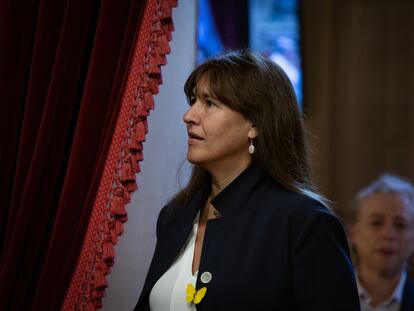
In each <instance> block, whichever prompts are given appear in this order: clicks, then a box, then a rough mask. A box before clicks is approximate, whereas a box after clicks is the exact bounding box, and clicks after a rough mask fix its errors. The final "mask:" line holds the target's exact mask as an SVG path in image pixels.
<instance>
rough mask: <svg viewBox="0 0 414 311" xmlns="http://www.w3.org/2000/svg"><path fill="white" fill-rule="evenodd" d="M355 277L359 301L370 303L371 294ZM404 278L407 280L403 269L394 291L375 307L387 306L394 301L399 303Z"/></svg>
mask: <svg viewBox="0 0 414 311" xmlns="http://www.w3.org/2000/svg"><path fill="white" fill-rule="evenodd" d="M356 279H357V286H358V293H359V298H360V299H361V302H364V303H365V304H368V305H371V301H372V299H371V296H370V295H369V293H368V291H367V290H366V289H365V288H364V286H363V285H362V284H361V282H360V281H359V278H358V277H357V278H356ZM406 280H407V272H406V271H403V272H402V273H401V277H400V280H399V282H398V284H397V286H396V288H395V289H394V292H393V293H392V295H391V296H390V297H389V298H388V299H387V300H385V301H384V302H382V303H381V304H380V305H378V306H377V308H379V307H389V306H390V305H392V304H394V303H398V304H401V302H402V297H403V291H404V284H405V281H406Z"/></svg>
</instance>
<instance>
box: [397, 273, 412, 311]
mask: <svg viewBox="0 0 414 311" xmlns="http://www.w3.org/2000/svg"><path fill="white" fill-rule="evenodd" d="M412 310H414V280H412V279H409V278H407V280H406V281H405V283H404V290H403V296H402V301H401V307H400V311H412Z"/></svg>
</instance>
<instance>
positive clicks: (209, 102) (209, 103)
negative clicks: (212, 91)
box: [206, 99, 214, 107]
mask: <svg viewBox="0 0 414 311" xmlns="http://www.w3.org/2000/svg"><path fill="white" fill-rule="evenodd" d="M206 105H207V106H208V107H211V106H214V103H213V102H212V101H211V100H208V99H206Z"/></svg>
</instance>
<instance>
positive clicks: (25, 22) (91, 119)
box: [0, 0, 147, 310]
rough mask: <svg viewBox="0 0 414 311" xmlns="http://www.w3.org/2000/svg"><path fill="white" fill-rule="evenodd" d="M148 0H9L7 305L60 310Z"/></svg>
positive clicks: (2, 212)
mask: <svg viewBox="0 0 414 311" xmlns="http://www.w3.org/2000/svg"><path fill="white" fill-rule="evenodd" d="M146 2H147V1H134V0H118V1H100V0H66V1H65V0H60V1H56V0H27V1H15V0H2V1H0V96H1V104H0V111H1V113H0V118H1V119H0V127H1V131H0V135H1V136H0V144H1V151H0V172H1V174H0V191H1V195H0V207H1V209H0V243H1V244H0V251H1V258H0V260H1V261H0V306H1V307H0V309H2V310H58V309H59V308H60V306H61V305H62V303H63V299H64V297H65V293H66V291H67V288H68V286H69V284H70V281H71V279H72V275H73V272H74V270H75V267H76V264H77V261H78V257H79V253H80V251H81V248H82V244H83V240H84V237H85V233H86V229H87V226H88V223H89V220H90V215H91V211H92V207H93V204H94V201H95V197H96V194H97V190H98V188H99V184H100V180H101V176H102V173H103V170H104V166H105V162H106V158H107V154H108V150H109V148H110V144H111V142H112V140H111V139H112V135H113V133H114V129H115V125H116V124H117V119H118V113H119V109H120V102H121V101H122V94H123V90H124V87H125V83H126V79H127V74H128V69H129V66H130V63H131V59H132V55H133V51H134V44H135V40H136V34H137V31H138V30H139V26H140V22H141V18H142V12H143V10H144V7H145V4H146Z"/></svg>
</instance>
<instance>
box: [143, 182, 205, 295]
mask: <svg viewBox="0 0 414 311" xmlns="http://www.w3.org/2000/svg"><path fill="white" fill-rule="evenodd" d="M207 188H208V187H203V188H202V189H201V190H200V191H199V192H198V193H197V194H196V195H195V196H194V198H193V199H192V200H191V202H190V203H189V204H188V205H187V207H184V210H183V212H182V214H181V215H180V216H179V217H177V219H176V221H175V222H173V223H172V224H171V225H170V227H169V228H168V229H167V230H166V232H165V234H164V235H163V236H162V237H161V238H160V240H159V241H158V242H157V246H156V249H155V253H154V256H153V262H152V263H151V266H150V269H149V271H148V277H147V280H146V282H145V285H144V288H143V291H142V294H141V295H142V296H144V295H146V294H148V293H149V291H150V290H151V289H152V287H153V286H154V284H155V283H156V282H157V281H158V279H159V278H160V277H161V276H162V275H163V274H164V273H165V272H166V271H167V270H168V268H169V267H170V266H171V265H172V263H173V262H174V260H175V258H177V256H178V254H179V253H180V251H181V249H182V247H183V246H184V244H185V242H186V240H187V238H188V236H189V234H190V231H191V230H192V228H193V223H194V219H195V217H196V215H197V212H198V211H199V210H200V207H201V205H202V204H203V203H204V202H205V200H206V199H207V197H208V195H209V189H207Z"/></svg>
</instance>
